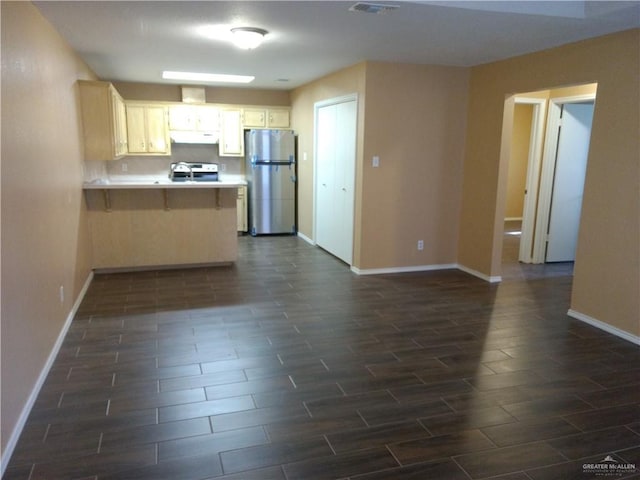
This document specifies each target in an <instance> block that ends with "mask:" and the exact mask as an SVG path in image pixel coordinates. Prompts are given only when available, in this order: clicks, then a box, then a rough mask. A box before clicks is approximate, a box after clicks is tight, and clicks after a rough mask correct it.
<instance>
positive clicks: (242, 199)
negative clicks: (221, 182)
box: [236, 187, 248, 232]
mask: <svg viewBox="0 0 640 480" xmlns="http://www.w3.org/2000/svg"><path fill="white" fill-rule="evenodd" d="M236 201H237V206H236V212H237V214H238V231H239V232H246V231H247V229H248V225H247V223H248V222H247V187H240V188H238V198H237V200H236Z"/></svg>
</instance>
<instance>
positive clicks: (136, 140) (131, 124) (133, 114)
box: [126, 105, 147, 153]
mask: <svg viewBox="0 0 640 480" xmlns="http://www.w3.org/2000/svg"><path fill="white" fill-rule="evenodd" d="M126 111H127V138H128V144H129V153H147V135H146V126H145V123H146V122H145V108H144V106H142V105H127V106H126Z"/></svg>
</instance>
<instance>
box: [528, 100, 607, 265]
mask: <svg viewBox="0 0 640 480" xmlns="http://www.w3.org/2000/svg"><path fill="white" fill-rule="evenodd" d="M589 101H591V102H594V105H595V101H596V93H588V94H584V95H574V96H570V97H558V98H552V99H550V101H549V112H548V114H547V130H546V134H545V142H544V143H545V145H544V154H543V157H542V170H541V172H540V190H539V192H538V208H537V212H536V227H535V235H534V241H533V258H532V261H533V263H545V258H546V251H547V228H548V226H549V216H550V214H551V195H552V193H553V177H554V175H555V169H556V155H557V153H558V138H559V135H560V131H559V129H560V118H561V115H562V106H563V105H565V104H570V103H584V102H589Z"/></svg>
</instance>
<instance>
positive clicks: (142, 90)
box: [112, 81, 291, 107]
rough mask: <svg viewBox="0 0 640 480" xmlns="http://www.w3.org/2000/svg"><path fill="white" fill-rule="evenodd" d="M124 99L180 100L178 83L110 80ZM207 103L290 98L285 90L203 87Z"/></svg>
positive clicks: (273, 101)
mask: <svg viewBox="0 0 640 480" xmlns="http://www.w3.org/2000/svg"><path fill="white" fill-rule="evenodd" d="M112 83H113V85H114V86H115V87H116V90H118V92H119V93H120V95H122V97H123V98H124V99H125V100H148V101H158V102H181V101H182V88H181V86H180V85H165V84H159V83H137V82H120V81H114V82H112ZM204 89H205V99H206V101H207V103H228V104H239V105H272V106H287V107H288V106H289V105H290V103H291V100H290V98H289V91H287V90H264V89H249V88H222V87H204Z"/></svg>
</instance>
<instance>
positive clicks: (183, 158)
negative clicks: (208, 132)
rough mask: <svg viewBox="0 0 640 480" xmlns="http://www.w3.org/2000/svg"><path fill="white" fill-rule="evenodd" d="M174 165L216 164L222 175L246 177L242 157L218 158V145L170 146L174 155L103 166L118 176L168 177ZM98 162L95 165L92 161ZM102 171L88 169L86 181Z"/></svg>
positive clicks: (110, 173) (140, 158)
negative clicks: (172, 164)
mask: <svg viewBox="0 0 640 480" xmlns="http://www.w3.org/2000/svg"><path fill="white" fill-rule="evenodd" d="M173 162H213V163H217V164H218V165H219V167H220V172H221V174H227V175H242V174H244V165H243V164H244V158H242V157H220V156H219V155H218V145H199V144H179V143H172V144H171V156H169V157H164V156H158V157H146V156H127V157H124V158H121V159H120V160H114V161H109V162H99V163H104V168H105V169H106V170H105V171H104V174H106V175H107V176H115V175H167V174H168V172H169V166H170V165H171V163H173ZM92 163H96V162H92ZM99 171H100V169H99V167H98V166H96V167H91V168H86V167H85V180H86V181H91V180H94V179H95V178H98V177H100V176H103V175H96V173H97V172H99Z"/></svg>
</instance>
